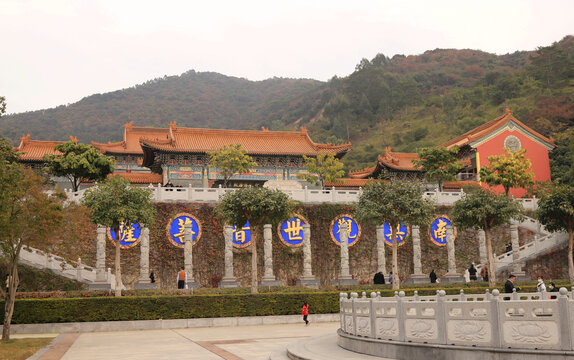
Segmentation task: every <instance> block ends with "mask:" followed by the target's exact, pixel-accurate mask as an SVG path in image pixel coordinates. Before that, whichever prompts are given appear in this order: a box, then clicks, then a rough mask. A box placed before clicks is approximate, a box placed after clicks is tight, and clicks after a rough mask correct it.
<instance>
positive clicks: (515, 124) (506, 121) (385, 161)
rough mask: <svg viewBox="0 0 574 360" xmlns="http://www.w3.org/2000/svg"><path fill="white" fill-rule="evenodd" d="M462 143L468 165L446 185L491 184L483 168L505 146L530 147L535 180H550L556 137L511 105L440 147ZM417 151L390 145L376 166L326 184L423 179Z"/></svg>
mask: <svg viewBox="0 0 574 360" xmlns="http://www.w3.org/2000/svg"><path fill="white" fill-rule="evenodd" d="M453 146H458V147H459V151H458V158H459V160H460V161H461V162H462V163H463V165H464V168H463V169H462V170H461V171H460V172H459V173H458V174H457V175H456V179H457V181H446V182H445V183H444V187H445V189H457V188H461V187H463V186H466V185H469V184H475V185H476V184H480V185H481V186H483V187H488V186H487V185H486V184H485V183H483V182H481V181H480V176H479V174H480V169H481V167H484V166H486V165H488V164H489V161H488V157H489V156H491V155H502V154H504V153H505V150H504V149H505V148H506V149H509V150H511V151H513V152H514V151H516V150H519V149H526V154H525V157H526V158H527V159H530V161H531V162H532V173H533V175H534V181H549V180H550V161H549V158H548V152H549V151H551V150H552V149H554V148H555V147H556V145H554V142H553V140H552V139H549V138H547V137H545V136H544V135H541V134H539V133H538V132H536V131H534V130H533V129H531V128H529V127H528V126H526V125H524V124H523V123H522V122H520V121H519V120H517V119H516V118H515V117H514V116H512V113H511V112H510V109H506V111H505V112H504V114H503V115H501V116H499V117H497V118H496V119H493V120H491V121H489V122H487V123H485V124H483V125H481V126H479V127H477V128H475V129H472V130H470V131H468V132H466V133H464V134H462V135H460V136H458V137H456V138H454V139H452V140H449V141H447V142H446V143H444V144H442V145H440V146H439V147H445V148H451V147H453ZM417 158H418V155H417V154H416V153H396V152H391V149H390V147H387V148H386V149H385V154H384V155H379V156H378V158H377V163H376V165H375V166H373V167H369V168H365V169H362V170H357V171H350V172H349V178H348V179H337V181H335V182H332V183H327V184H326V185H327V186H329V187H331V186H335V187H338V188H346V189H353V188H355V189H356V188H359V187H362V186H365V184H366V183H367V182H368V181H373V179H378V178H380V177H381V175H382V177H383V178H391V177H392V178H397V179H422V178H424V174H423V172H422V171H420V170H418V169H417V168H416V167H415V166H414V164H413V162H412V161H413V160H415V159H417ZM494 191H496V192H498V193H502V192H504V189H503V188H502V186H497V187H495V188H494ZM510 194H511V195H513V196H514V197H522V196H524V195H525V194H526V189H511V191H510Z"/></svg>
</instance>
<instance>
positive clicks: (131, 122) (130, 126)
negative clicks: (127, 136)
mask: <svg viewBox="0 0 574 360" xmlns="http://www.w3.org/2000/svg"><path fill="white" fill-rule="evenodd" d="M133 127H134V122H133V121H130V122H127V123H126V124H125V125H124V128H126V129H131V128H133Z"/></svg>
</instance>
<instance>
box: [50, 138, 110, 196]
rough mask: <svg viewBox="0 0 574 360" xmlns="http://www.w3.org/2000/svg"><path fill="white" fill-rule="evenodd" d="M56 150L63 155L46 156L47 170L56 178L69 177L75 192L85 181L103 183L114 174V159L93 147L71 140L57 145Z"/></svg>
mask: <svg viewBox="0 0 574 360" xmlns="http://www.w3.org/2000/svg"><path fill="white" fill-rule="evenodd" d="M55 150H57V151H59V152H61V153H62V155H51V154H49V155H45V156H44V161H46V162H47V165H46V168H45V169H46V170H47V171H48V172H50V173H51V174H53V175H55V176H65V177H67V178H68V179H69V180H70V182H71V183H72V189H73V191H78V187H79V186H80V184H81V183H82V182H84V181H87V180H91V181H102V180H104V179H105V178H106V177H107V176H108V175H109V174H111V173H113V172H114V164H115V160H114V158H113V157H111V156H106V155H103V154H102V153H100V152H99V151H98V149H96V148H95V147H93V146H92V145H85V144H79V143H78V142H77V141H74V140H70V141H68V142H66V143H63V144H59V145H56V147H55Z"/></svg>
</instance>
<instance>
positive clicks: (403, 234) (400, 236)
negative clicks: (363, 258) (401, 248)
mask: <svg viewBox="0 0 574 360" xmlns="http://www.w3.org/2000/svg"><path fill="white" fill-rule="evenodd" d="M401 225H402V224H400V223H399V224H398V225H397V232H396V235H397V238H398V239H399V241H403V239H404V238H405V236H406V235H407V233H406V232H405V231H401ZM389 229H390V226H389ZM391 235H392V232H390V231H389V233H388V234H385V237H386V238H387V240H389V242H391V243H392V242H393V240H392V239H391Z"/></svg>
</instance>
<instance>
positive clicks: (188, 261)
mask: <svg viewBox="0 0 574 360" xmlns="http://www.w3.org/2000/svg"><path fill="white" fill-rule="evenodd" d="M183 239H184V245H183V256H184V259H183V263H184V267H185V272H186V273H187V287H188V288H189V289H193V288H196V287H198V286H199V284H197V282H195V279H194V278H193V242H192V238H191V224H189V223H187V224H185V225H184V231H183Z"/></svg>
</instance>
